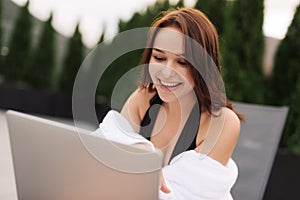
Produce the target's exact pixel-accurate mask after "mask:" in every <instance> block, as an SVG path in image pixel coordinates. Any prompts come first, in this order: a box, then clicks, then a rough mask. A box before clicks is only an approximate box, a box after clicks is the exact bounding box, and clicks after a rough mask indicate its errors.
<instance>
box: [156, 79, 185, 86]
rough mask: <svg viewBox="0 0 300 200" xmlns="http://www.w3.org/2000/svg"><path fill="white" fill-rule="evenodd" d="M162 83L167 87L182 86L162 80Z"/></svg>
mask: <svg viewBox="0 0 300 200" xmlns="http://www.w3.org/2000/svg"><path fill="white" fill-rule="evenodd" d="M160 83H161V84H162V85H163V86H166V87H176V86H178V85H180V83H168V82H164V81H162V80H160Z"/></svg>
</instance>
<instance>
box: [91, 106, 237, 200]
mask: <svg viewBox="0 0 300 200" xmlns="http://www.w3.org/2000/svg"><path fill="white" fill-rule="evenodd" d="M92 134H94V135H97V136H100V137H103V136H104V137H106V138H107V139H108V140H111V141H115V142H120V143H123V144H127V145H135V144H145V145H147V146H148V147H149V148H148V149H149V150H151V151H154V150H155V148H154V145H153V144H152V143H151V142H150V141H149V140H147V139H145V138H144V137H142V136H141V135H139V134H137V133H135V132H134V130H133V128H132V127H131V125H130V123H129V122H128V121H127V120H126V119H125V118H124V117H123V116H122V115H121V114H120V113H118V112H117V111H113V110H111V111H109V112H108V113H107V115H106V116H105V118H104V119H103V122H102V123H101V124H100V125H99V129H97V130H96V131H95V132H93V133H92ZM162 172H163V175H164V178H165V182H166V185H167V187H168V188H169V189H170V190H171V192H170V193H168V194H166V193H164V192H162V191H160V192H159V199H160V200H232V196H231V194H230V190H231V188H232V187H233V185H234V183H235V182H236V179H237V177H238V168H237V165H236V164H235V162H234V161H233V160H232V159H229V161H228V163H227V165H226V166H224V165H222V164H221V163H219V162H218V161H216V160H214V159H212V158H211V157H209V156H207V155H204V154H200V153H197V152H196V151H194V150H189V151H185V152H182V153H180V154H179V155H177V156H176V157H174V158H173V159H172V160H171V162H170V164H169V165H167V166H165V167H163V168H162Z"/></svg>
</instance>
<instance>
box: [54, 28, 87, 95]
mask: <svg viewBox="0 0 300 200" xmlns="http://www.w3.org/2000/svg"><path fill="white" fill-rule="evenodd" d="M83 59H84V49H83V43H82V40H81V33H80V31H79V24H78V25H77V26H76V29H75V33H74V35H73V36H72V37H71V38H70V40H69V44H68V46H67V50H66V56H65V58H64V62H63V67H62V69H61V72H60V78H59V84H58V87H59V90H60V91H62V92H65V93H67V94H72V91H73V85H74V81H75V78H76V74H77V71H78V70H79V68H80V66H81V63H82V62H83Z"/></svg>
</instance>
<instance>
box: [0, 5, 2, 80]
mask: <svg viewBox="0 0 300 200" xmlns="http://www.w3.org/2000/svg"><path fill="white" fill-rule="evenodd" d="M0 19H2V0H0ZM2 42H3V41H2V20H0V66H3V55H2ZM0 68H1V67H0ZM0 76H1V69H0Z"/></svg>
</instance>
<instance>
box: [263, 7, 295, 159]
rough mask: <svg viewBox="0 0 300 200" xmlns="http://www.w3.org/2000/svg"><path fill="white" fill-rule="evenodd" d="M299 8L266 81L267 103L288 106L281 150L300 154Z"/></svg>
mask: <svg viewBox="0 0 300 200" xmlns="http://www.w3.org/2000/svg"><path fill="white" fill-rule="evenodd" d="M299 38H300V4H299V5H298V7H297V9H296V12H295V14H294V18H293V20H292V23H291V25H290V26H289V28H288V31H287V33H286V36H285V38H284V39H283V40H282V41H281V43H280V45H279V47H278V49H277V52H276V55H275V61H274V69H273V73H272V75H271V77H270V80H269V81H268V83H269V84H268V94H267V101H268V103H270V104H273V105H288V106H289V114H288V118H287V122H286V126H285V129H284V131H283V135H282V140H281V143H280V146H281V147H285V148H288V149H289V150H290V151H292V152H294V153H297V154H300V125H299V121H300V76H299V74H300V67H299V66H300V60H299V58H300V41H299Z"/></svg>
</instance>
